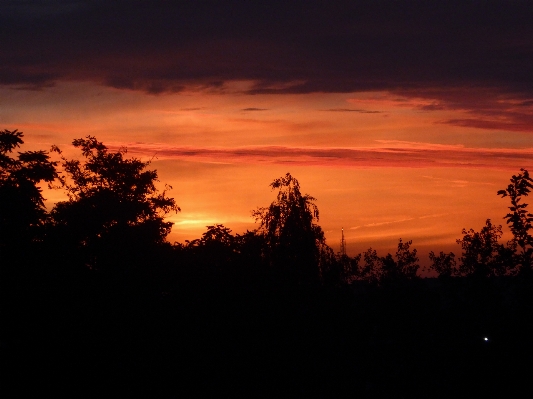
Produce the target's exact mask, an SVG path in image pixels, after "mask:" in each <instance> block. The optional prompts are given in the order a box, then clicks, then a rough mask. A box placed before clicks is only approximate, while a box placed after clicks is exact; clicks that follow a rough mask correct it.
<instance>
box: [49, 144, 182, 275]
mask: <svg viewBox="0 0 533 399" xmlns="http://www.w3.org/2000/svg"><path fill="white" fill-rule="evenodd" d="M72 144H73V145H74V147H76V148H79V149H81V152H82V155H83V157H84V158H85V162H83V163H82V162H81V161H80V160H78V159H73V160H67V159H65V158H64V157H62V160H63V163H62V165H63V168H64V170H65V173H66V175H67V178H68V179H67V180H66V182H65V187H66V189H67V194H68V196H69V200H68V201H63V202H59V203H57V204H56V206H55V208H54V209H53V211H52V216H53V219H54V222H55V225H56V228H57V229H58V230H59V231H60V232H61V234H62V237H63V238H64V239H65V240H67V241H70V242H71V243H72V244H73V245H76V246H77V248H78V249H79V250H80V251H81V252H82V253H83V254H84V257H85V259H84V261H85V263H86V264H87V265H88V266H90V267H91V268H99V267H100V266H101V265H99V262H100V261H101V260H102V258H105V257H107V258H109V259H110V262H113V261H116V260H117V258H118V259H120V258H121V257H123V256H125V254H130V256H134V255H133V254H135V253H138V252H139V250H141V249H143V248H146V247H148V246H150V245H154V244H163V243H164V242H165V238H166V236H167V235H168V233H169V232H170V229H171V227H172V223H171V222H166V221H165V220H164V217H165V216H166V215H167V214H168V213H170V212H178V211H180V208H179V207H178V206H177V205H176V202H175V200H174V199H173V198H170V197H167V195H166V189H167V188H171V187H168V186H167V187H166V188H165V190H164V191H163V192H159V191H158V190H157V188H156V186H155V183H156V182H157V172H156V171H155V170H146V168H147V166H148V165H149V162H142V161H141V160H139V159H136V158H129V159H128V158H125V154H126V149H120V150H118V151H117V152H110V151H109V150H108V148H107V147H106V146H105V145H104V144H103V143H101V142H99V141H98V140H96V138H95V137H91V136H88V137H87V138H85V139H76V140H74V141H73V143H72ZM99 258H100V259H99ZM112 259H114V260H112Z"/></svg>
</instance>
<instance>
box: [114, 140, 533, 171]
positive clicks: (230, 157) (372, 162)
mask: <svg viewBox="0 0 533 399" xmlns="http://www.w3.org/2000/svg"><path fill="white" fill-rule="evenodd" d="M380 144H381V146H380V147H371V148H313V147H286V146H249V147H236V148H222V147H218V148H214V147H211V148H205V147H204V148H202V147H192V146H183V147H176V146H168V145H163V144H142V143H127V144H125V145H124V146H125V147H126V148H127V150H128V152H129V153H131V154H135V155H139V154H140V155H142V156H150V157H154V158H157V159H180V160H188V161H197V162H208V163H247V164H268V163H275V164H286V165H299V166H322V167H349V168H359V167H362V168H368V167H408V168H431V167H455V168H490V169H500V170H516V169H517V167H518V165H519V166H520V167H523V168H526V169H527V168H531V167H533V148H528V149H494V148H466V147H464V146H462V145H439V144H426V143H409V142H401V141H382V142H381V143H380ZM110 147H111V148H112V149H118V148H119V147H120V146H117V145H110Z"/></svg>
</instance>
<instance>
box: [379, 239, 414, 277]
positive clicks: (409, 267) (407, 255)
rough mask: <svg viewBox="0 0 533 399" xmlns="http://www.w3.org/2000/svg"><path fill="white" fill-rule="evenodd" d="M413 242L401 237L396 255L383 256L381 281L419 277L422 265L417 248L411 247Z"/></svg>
mask: <svg viewBox="0 0 533 399" xmlns="http://www.w3.org/2000/svg"><path fill="white" fill-rule="evenodd" d="M412 243H413V242H412V241H407V242H403V241H402V239H401V238H400V242H399V243H398V249H397V250H396V254H395V256H394V257H393V256H392V255H391V254H387V256H385V257H384V258H382V266H381V281H401V280H412V279H414V278H416V277H417V276H416V273H417V271H418V269H419V268H420V265H419V264H418V260H419V259H418V257H417V255H416V253H417V251H416V249H412V250H411V249H410V248H411V244H412ZM395 258H396V259H395Z"/></svg>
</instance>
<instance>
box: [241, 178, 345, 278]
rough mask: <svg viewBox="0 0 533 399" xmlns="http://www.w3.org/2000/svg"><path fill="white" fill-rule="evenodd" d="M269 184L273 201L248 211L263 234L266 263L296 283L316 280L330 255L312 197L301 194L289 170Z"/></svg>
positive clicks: (259, 231)
mask: <svg viewBox="0 0 533 399" xmlns="http://www.w3.org/2000/svg"><path fill="white" fill-rule="evenodd" d="M270 187H272V189H273V190H276V189H277V190H278V194H277V196H276V200H275V201H274V202H272V203H271V204H270V206H269V207H266V208H258V209H257V210H255V211H253V212H252V215H253V216H254V217H255V219H256V222H260V227H259V229H258V233H259V234H261V235H263V236H264V239H265V242H266V248H267V253H266V254H265V255H266V257H267V259H268V262H269V263H270V264H271V265H272V266H274V267H275V268H279V269H281V271H282V272H283V273H285V274H286V275H290V276H291V277H290V278H291V279H293V280H295V281H297V282H300V283H301V282H312V281H318V279H319V278H320V272H321V268H322V267H323V266H325V265H324V263H327V261H328V259H329V258H332V257H334V256H333V251H332V250H331V248H329V247H328V246H327V245H326V239H325V237H324V232H323V231H322V229H321V228H320V226H319V225H317V224H316V223H315V221H316V222H318V217H319V213H318V208H317V206H316V205H315V203H314V201H316V199H315V198H313V197H312V196H310V195H308V194H303V195H302V193H301V191H300V184H299V183H298V180H296V179H295V178H294V177H292V176H291V174H290V173H287V174H286V175H285V176H283V177H280V178H278V179H275V180H274V181H273V182H272V183H271V184H270Z"/></svg>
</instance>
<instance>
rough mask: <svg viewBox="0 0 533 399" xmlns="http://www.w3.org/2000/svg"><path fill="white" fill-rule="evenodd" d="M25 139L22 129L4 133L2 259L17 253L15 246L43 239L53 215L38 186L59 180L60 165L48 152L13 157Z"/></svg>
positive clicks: (0, 146) (0, 152)
mask: <svg viewBox="0 0 533 399" xmlns="http://www.w3.org/2000/svg"><path fill="white" fill-rule="evenodd" d="M23 136H24V134H23V133H22V132H19V131H18V130H14V131H9V130H4V131H3V132H0V253H1V254H2V255H0V256H4V259H5V256H6V255H7V252H13V251H15V252H16V249H15V247H20V246H21V245H26V244H28V243H30V242H32V241H35V240H39V239H42V232H43V229H42V227H43V225H44V223H45V222H46V221H47V220H48V217H49V215H48V212H47V210H46V208H45V206H44V198H43V196H42V191H41V188H40V187H39V186H38V184H39V183H40V182H43V181H44V182H48V183H51V182H53V181H54V180H55V179H57V178H58V174H57V171H56V166H57V162H53V161H51V160H50V157H49V155H48V153H47V152H45V151H25V152H19V153H18V156H17V157H12V156H11V155H10V154H11V153H12V152H13V150H14V149H15V148H18V147H20V145H21V144H23V140H22V138H23ZM21 255H23V254H21V253H19V254H17V256H21Z"/></svg>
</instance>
